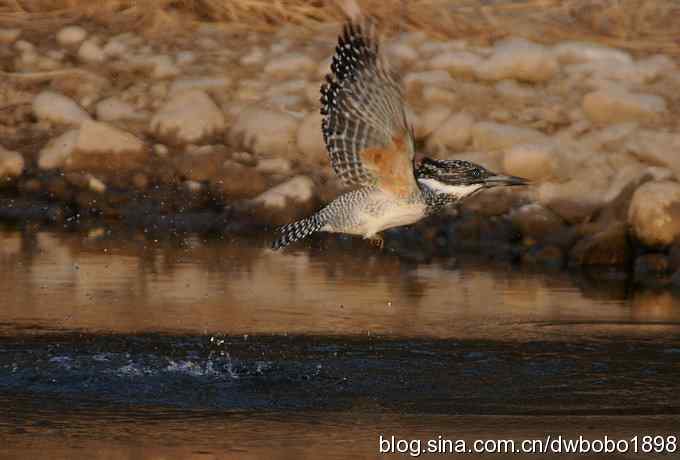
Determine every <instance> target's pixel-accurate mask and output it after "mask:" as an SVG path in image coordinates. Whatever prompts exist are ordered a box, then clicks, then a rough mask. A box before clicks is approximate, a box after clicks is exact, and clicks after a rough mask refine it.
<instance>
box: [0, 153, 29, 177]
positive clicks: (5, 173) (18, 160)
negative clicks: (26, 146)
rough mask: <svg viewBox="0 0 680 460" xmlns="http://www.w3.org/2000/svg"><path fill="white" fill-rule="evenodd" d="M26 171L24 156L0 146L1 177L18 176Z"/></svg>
mask: <svg viewBox="0 0 680 460" xmlns="http://www.w3.org/2000/svg"><path fill="white" fill-rule="evenodd" d="M23 171H24V157H23V156H22V155H21V154H20V153H19V152H14V151H12V150H7V149H5V148H4V147H2V146H0V178H3V179H5V178H9V177H18V176H20V175H21V173H22V172H23Z"/></svg>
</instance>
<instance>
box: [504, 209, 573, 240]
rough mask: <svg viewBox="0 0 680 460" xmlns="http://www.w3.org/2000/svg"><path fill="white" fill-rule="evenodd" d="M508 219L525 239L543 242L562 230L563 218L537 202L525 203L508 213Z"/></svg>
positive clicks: (563, 225)
mask: <svg viewBox="0 0 680 460" xmlns="http://www.w3.org/2000/svg"><path fill="white" fill-rule="evenodd" d="M510 221H511V222H512V223H513V224H514V225H515V226H516V227H517V228H518V229H519V230H520V232H521V233H522V236H523V237H524V239H525V240H527V239H531V240H533V241H538V242H543V241H546V240H548V239H550V237H552V236H553V235H557V234H558V233H560V232H561V231H563V230H564V228H565V224H564V220H562V218H560V216H558V215H557V214H555V213H554V212H553V211H551V210H550V209H548V208H546V207H544V206H541V205H540V204H538V203H531V204H525V205H524V206H521V207H520V208H518V209H515V210H514V211H512V212H511V213H510Z"/></svg>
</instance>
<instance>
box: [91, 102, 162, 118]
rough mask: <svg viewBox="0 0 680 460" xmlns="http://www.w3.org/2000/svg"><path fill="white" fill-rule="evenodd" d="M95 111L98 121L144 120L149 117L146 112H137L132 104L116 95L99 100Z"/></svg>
mask: <svg viewBox="0 0 680 460" xmlns="http://www.w3.org/2000/svg"><path fill="white" fill-rule="evenodd" d="M95 112H96V114H97V119H98V120H99V121H115V120H146V119H147V118H148V117H149V114H148V113H145V112H138V111H137V109H135V107H134V106H133V105H132V104H130V103H128V102H125V101H121V100H120V99H118V98H116V97H110V98H107V99H104V100H102V101H99V102H98V103H97V107H96V109H95Z"/></svg>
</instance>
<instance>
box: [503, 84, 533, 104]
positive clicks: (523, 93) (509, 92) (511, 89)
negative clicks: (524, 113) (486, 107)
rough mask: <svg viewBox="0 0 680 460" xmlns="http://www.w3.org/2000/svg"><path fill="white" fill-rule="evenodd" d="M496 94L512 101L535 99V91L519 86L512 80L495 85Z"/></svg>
mask: <svg viewBox="0 0 680 460" xmlns="http://www.w3.org/2000/svg"><path fill="white" fill-rule="evenodd" d="M496 92H497V93H498V94H499V95H500V96H501V97H504V98H506V99H509V100H512V101H518V102H523V101H531V100H533V99H535V98H536V97H537V95H536V91H535V90H534V89H533V88H531V87H529V86H527V85H520V84H519V83H517V82H516V81H514V80H502V81H499V82H498V83H496Z"/></svg>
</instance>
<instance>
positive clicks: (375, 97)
mask: <svg viewBox="0 0 680 460" xmlns="http://www.w3.org/2000/svg"><path fill="white" fill-rule="evenodd" d="M378 45H379V44H378V39H377V35H376V31H375V26H374V24H373V23H372V22H371V21H368V20H356V21H353V20H349V21H348V22H347V23H346V24H345V26H344V28H343V32H342V35H340V37H339V40H338V44H337V46H336V48H335V54H334V56H333V59H332V62H331V73H330V74H328V75H326V82H325V83H324V84H323V85H322V86H321V115H322V125H321V129H322V131H323V139H324V142H325V144H326V148H327V150H328V154H329V157H330V162H331V166H332V167H333V170H334V171H335V173H336V174H337V175H338V177H339V178H340V179H341V180H342V182H343V183H344V184H345V185H347V186H349V187H350V188H351V190H350V191H348V192H346V193H343V194H341V195H340V196H338V197H337V198H336V199H335V200H333V201H332V202H331V203H330V204H328V205H327V206H325V207H324V208H322V209H321V210H320V211H318V212H317V213H316V214H313V215H312V216H310V217H308V218H306V219H302V220H299V221H297V222H293V223H291V224H288V225H284V226H283V227H281V228H280V229H279V232H280V235H279V238H278V239H276V241H274V243H273V247H274V248H275V249H278V248H282V247H284V246H287V245H288V244H290V243H293V242H295V241H298V240H300V239H302V238H305V237H307V236H309V235H311V234H312V233H314V232H333V233H346V234H350V235H360V236H363V237H364V238H366V239H371V240H373V241H375V242H377V243H378V244H379V245H380V246H381V247H382V238H381V237H380V236H376V235H377V234H378V233H379V232H381V231H382V230H386V229H388V228H392V227H398V226H401V225H409V224H413V223H415V222H417V221H419V220H420V219H422V218H424V217H426V216H428V215H431V214H434V213H436V212H438V211H440V210H442V209H443V208H444V207H446V206H448V205H451V204H453V203H456V202H458V201H460V200H462V199H463V198H466V197H468V196H470V195H472V194H474V193H476V192H479V191H481V190H484V189H488V188H492V187H498V186H511V185H525V184H527V183H528V182H527V181H526V180H525V179H522V178H521V177H514V176H504V175H500V174H495V173H493V172H491V171H488V170H487V169H485V168H483V167H482V166H480V165H477V164H474V163H471V162H469V161H461V160H435V159H431V158H424V159H423V160H422V161H421V162H420V164H419V165H418V166H416V165H415V142H414V134H413V129H412V127H411V126H410V125H409V123H408V120H407V118H406V110H405V105H404V101H403V96H402V92H401V88H400V86H399V84H398V83H397V82H396V80H395V78H394V77H393V75H392V73H391V72H390V70H389V68H388V65H387V62H386V60H385V58H384V56H383V55H382V54H381V52H380V49H379V46H378Z"/></svg>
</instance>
